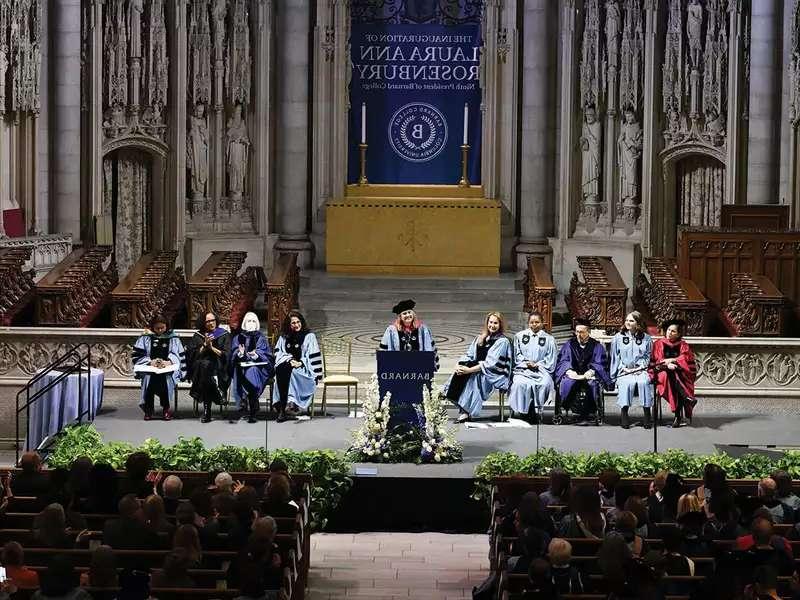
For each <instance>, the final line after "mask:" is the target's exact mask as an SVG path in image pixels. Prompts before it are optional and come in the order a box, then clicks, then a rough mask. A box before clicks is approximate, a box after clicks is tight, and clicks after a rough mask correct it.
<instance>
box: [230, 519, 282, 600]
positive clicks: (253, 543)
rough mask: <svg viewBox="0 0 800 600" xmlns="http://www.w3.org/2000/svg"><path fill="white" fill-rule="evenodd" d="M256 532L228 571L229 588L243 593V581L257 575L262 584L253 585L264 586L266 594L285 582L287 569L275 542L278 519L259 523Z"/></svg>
mask: <svg viewBox="0 0 800 600" xmlns="http://www.w3.org/2000/svg"><path fill="white" fill-rule="evenodd" d="M252 530H253V532H252V534H251V535H250V538H249V539H248V540H247V544H246V546H245V547H244V549H242V550H241V551H240V552H239V554H238V556H237V557H236V560H234V561H233V562H232V563H231V565H230V567H228V587H230V588H237V587H238V588H240V589H241V587H240V586H242V584H243V580H248V579H249V578H250V576H252V575H254V574H256V573H257V574H258V576H259V577H258V581H250V582H249V585H253V586H255V585H260V586H263V588H262V589H264V590H275V589H278V588H279V587H280V585H281V580H282V578H283V568H282V566H283V565H282V563H281V557H280V554H279V553H278V552H277V547H276V546H275V542H274V540H275V533H276V531H277V525H276V524H275V519H273V518H272V517H261V518H259V519H256V520H255V521H254V522H253V526H252Z"/></svg>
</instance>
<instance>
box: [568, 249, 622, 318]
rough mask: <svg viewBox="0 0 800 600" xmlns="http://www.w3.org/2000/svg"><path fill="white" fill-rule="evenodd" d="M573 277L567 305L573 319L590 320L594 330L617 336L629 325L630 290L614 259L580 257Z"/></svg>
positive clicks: (606, 257)
mask: <svg viewBox="0 0 800 600" xmlns="http://www.w3.org/2000/svg"><path fill="white" fill-rule="evenodd" d="M578 268H579V269H580V271H581V278H582V279H583V281H581V278H579V277H578V273H577V272H575V273H573V274H572V280H571V281H570V286H569V294H568V295H567V297H566V302H567V306H568V307H569V309H570V312H571V313H572V316H573V318H583V319H589V321H591V323H592V326H593V327H597V328H599V329H604V330H605V331H606V332H607V333H609V334H611V333H616V332H617V331H619V329H620V328H621V327H622V325H623V323H624V322H625V310H626V304H627V302H628V288H627V287H625V283H624V282H623V281H622V277H621V276H620V274H619V271H617V267H615V266H614V261H613V260H612V258H611V257H610V256H579V257H578Z"/></svg>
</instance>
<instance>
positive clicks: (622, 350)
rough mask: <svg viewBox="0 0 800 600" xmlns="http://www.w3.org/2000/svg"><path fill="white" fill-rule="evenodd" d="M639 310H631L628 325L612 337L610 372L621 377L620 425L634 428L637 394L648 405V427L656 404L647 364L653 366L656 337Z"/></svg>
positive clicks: (644, 407)
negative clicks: (631, 415)
mask: <svg viewBox="0 0 800 600" xmlns="http://www.w3.org/2000/svg"><path fill="white" fill-rule="evenodd" d="M645 329H646V325H645V322H644V319H643V318H642V313H640V312H639V311H638V310H635V311H633V312H632V313H628V316H626V317H625V325H624V327H623V329H622V331H620V332H618V333H617V334H616V335H615V336H614V337H613V338H612V340H611V370H610V375H611V377H612V378H613V379H616V381H617V406H619V407H620V409H621V410H622V414H621V417H620V427H622V428H623V429H628V428H630V420H629V419H628V409H629V408H630V405H631V404H632V403H633V396H634V394H637V395H638V396H639V402H641V403H642V407H643V409H644V428H645V429H650V428H651V427H652V426H653V420H652V415H651V413H650V407H651V406H653V387H652V386H651V385H650V376H649V375H648V373H647V368H648V366H650V355H651V354H652V353H653V338H651V337H650V336H649V335H648V334H647V331H645Z"/></svg>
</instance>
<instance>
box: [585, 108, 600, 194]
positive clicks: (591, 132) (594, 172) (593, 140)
mask: <svg viewBox="0 0 800 600" xmlns="http://www.w3.org/2000/svg"><path fill="white" fill-rule="evenodd" d="M602 133H603V132H602V126H601V124H600V121H599V120H598V118H597V111H596V110H595V108H594V107H593V106H587V107H586V109H585V110H584V122H583V132H582V133H581V154H582V156H583V160H582V168H581V172H582V177H581V189H582V192H583V200H584V202H588V203H595V202H597V196H598V194H599V188H600V138H601V136H602Z"/></svg>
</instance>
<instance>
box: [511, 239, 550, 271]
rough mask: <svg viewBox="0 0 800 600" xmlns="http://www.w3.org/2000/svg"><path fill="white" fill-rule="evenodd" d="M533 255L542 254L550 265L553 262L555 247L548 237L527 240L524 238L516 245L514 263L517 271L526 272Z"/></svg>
mask: <svg viewBox="0 0 800 600" xmlns="http://www.w3.org/2000/svg"><path fill="white" fill-rule="evenodd" d="M531 256H542V257H544V259H545V261H546V262H547V264H548V265H552V262H553V258H552V257H553V249H552V248H551V247H550V244H548V243H547V240H546V239H541V240H525V239H522V240H520V241H519V242H517V245H516V246H514V264H515V265H516V267H517V271H518V272H520V273H522V274H524V273H525V270H526V269H527V268H528V258H529V257H531Z"/></svg>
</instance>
